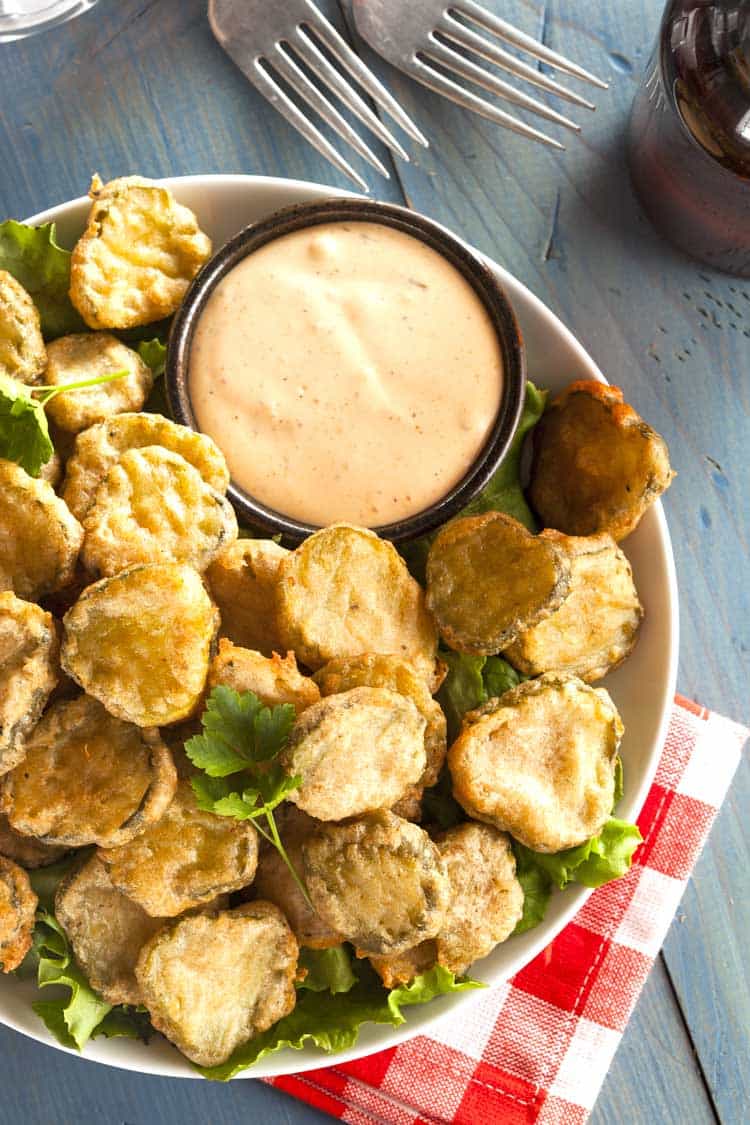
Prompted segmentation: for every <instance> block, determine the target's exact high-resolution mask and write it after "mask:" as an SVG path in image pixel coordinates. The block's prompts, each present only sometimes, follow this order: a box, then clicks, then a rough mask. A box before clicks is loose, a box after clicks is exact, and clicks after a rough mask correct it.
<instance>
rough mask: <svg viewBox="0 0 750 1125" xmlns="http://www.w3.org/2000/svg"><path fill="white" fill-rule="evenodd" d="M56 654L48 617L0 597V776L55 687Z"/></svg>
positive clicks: (21, 749) (19, 753) (16, 757)
mask: <svg viewBox="0 0 750 1125" xmlns="http://www.w3.org/2000/svg"><path fill="white" fill-rule="evenodd" d="M59 652H60V645H59V642H58V639H57V630H56V628H55V622H54V620H53V617H52V614H51V613H45V611H44V610H43V609H41V608H40V606H38V605H33V604H32V603H31V602H25V601H22V599H21V598H17V597H16V596H15V594H12V593H11V592H10V591H8V590H6V591H4V592H3V593H1V594H0V774H3V773H7V772H8V770H12V769H13V767H14V766H16V765H18V763H19V762H20V761H22V760H23V756H24V754H25V752H26V751H25V746H24V742H25V739H26V737H27V735H28V734H29V733H30V732H31V731H32V730H33V728H34V725H35V724H36V722H37V721H38V719H39V716H40V715H41V713H42V711H43V710H44V708H45V705H46V703H47V700H48V699H49V696H50V692H51V691H52V689H53V688H54V687H55V685H56V684H57V681H58V677H59V663H58V658H59ZM0 851H2V848H0Z"/></svg>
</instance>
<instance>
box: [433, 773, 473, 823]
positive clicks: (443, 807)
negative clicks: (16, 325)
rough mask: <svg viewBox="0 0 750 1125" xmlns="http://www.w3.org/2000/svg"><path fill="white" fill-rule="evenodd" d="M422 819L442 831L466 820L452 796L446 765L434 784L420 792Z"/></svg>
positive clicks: (464, 814) (449, 776)
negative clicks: (435, 825) (437, 826)
mask: <svg viewBox="0 0 750 1125" xmlns="http://www.w3.org/2000/svg"><path fill="white" fill-rule="evenodd" d="M422 820H423V822H424V823H425V824H431V823H432V824H437V825H439V827H440V828H442V829H443V831H445V830H446V828H453V827H454V826H455V825H456V824H461V823H462V821H464V820H466V813H465V812H464V810H463V809H462V808H461V806H460V805H459V803H458V801H457V800H456V798H455V797H454V796H453V786H452V784H451V775H450V771H449V770H448V767H447V765H446V766H443V768H442V770H441V771H440V777H439V778H438V780H437V782H436V784H435V785H433V786H431V787H430V788H429V789H425V791H424V793H423V794H422Z"/></svg>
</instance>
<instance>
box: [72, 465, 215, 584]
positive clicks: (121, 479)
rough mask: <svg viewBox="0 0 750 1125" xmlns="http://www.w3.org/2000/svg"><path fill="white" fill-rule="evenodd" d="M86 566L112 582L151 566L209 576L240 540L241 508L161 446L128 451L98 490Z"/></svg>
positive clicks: (86, 524)
mask: <svg viewBox="0 0 750 1125" xmlns="http://www.w3.org/2000/svg"><path fill="white" fill-rule="evenodd" d="M83 531H84V538H83V548H82V550H81V560H82V562H83V564H84V566H86V567H87V568H88V569H89V570H91V571H93V572H94V573H98V574H104V575H112V574H117V572H118V571H120V570H124V569H125V567H127V566H134V565H136V564H137V563H147V562H182V563H189V564H190V566H194V567H195V569H196V570H198V571H201V572H202V571H204V570H205V569H206V567H207V566H208V564H209V563H210V562H211V560H212V559H214V558H215V557H216V555H217V554H218V553H219V551H220V550H221V548H222V547H223V546H224V544H225V543H226V542H228V541H231V540H233V539H236V538H237V517H236V516H235V514H234V508H233V507H232V505H231V504H230V503H229V501H228V500H227V499H226V497H225V496H222V494H221V493H219V492H216V491H215V490H214V489H213V488H211V487H209V485H207V484H206V482H205V481H204V479H203V477H202V476H201V475H200V473H199V472H198V470H197V469H195V468H193V466H192V465H191V464H189V462H187V461H186V460H185V458H184V457H181V456H180V455H179V453H173V452H172V451H171V450H169V449H165V448H164V447H163V446H161V445H150V446H145V447H144V448H143V449H129V450H128V451H127V453H123V455H122V457H121V458H120V460H119V461H117V462H116V463H115V464H114V465H113V466H112V468H111V469H110V470H109V472H108V473H107V475H106V477H105V478H104V480H103V481H102V483H101V484H100V485H99V488H98V489H97V493H96V499H95V501H94V503H93V505H92V506H91V508H89V510H88V512H87V514H86V516H85V517H84V520H83Z"/></svg>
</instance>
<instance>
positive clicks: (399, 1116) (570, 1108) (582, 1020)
mask: <svg viewBox="0 0 750 1125" xmlns="http://www.w3.org/2000/svg"><path fill="white" fill-rule="evenodd" d="M747 735H748V732H747V731H746V730H745V729H744V728H742V727H740V726H738V725H737V724H736V723H732V722H730V721H729V720H728V719H724V718H722V717H721V716H720V715H715V714H713V713H711V712H708V711H706V710H704V709H702V708H700V707H698V706H696V704H694V703H690V702H688V701H687V700H684V699H677V700H676V703H675V707H674V711H673V713H672V721H671V724H670V727H669V733H668V735H667V740H666V744H665V747H664V752H663V754H662V758H661V762H660V763H659V769H658V772H657V774H656V779H655V781H654V784H653V786H652V788H651V792H650V793H649V796H648V800H647V801H646V805H645V807H644V809H643V812H642V813H641V815H640V817H639V820H638V824H639V827H640V829H641V833H642V835H643V843H642V844H641V846H640V847H639V849H638V851H637V852H636V855H635V860H634V864H633V867H632V868H631V870H630V872H629V873H628V874H627V875H626V876H625V877H624V878H622V879H619V880H617V881H616V882H614V883H610V884H608V885H607V886H605V887H601V888H600V889H599V890H597V891H595V892H594V893H593V894H592V895H591V897H590V898H589V899H588V901H587V902H586V904H585V906H584V907H583V909H582V910H581V911H580V912H579V914H578V915H577V916H576V918H575V920H574V921H573V922H571V923H570V924H569V925H568V926H567V927H566V928H565V929H564V930H563V931H562V933H561V934H559V936H558V937H557V938H555V940H554V941H553V942H552V944H551V945H549V946H548V947H547V948H546V949H545V950H544V952H543V953H541V954H540V955H539V956H538V957H537V958H536V959H535V960H534V961H532V962H531V964H530V965H527V966H526V968H525V969H522V970H521V972H520V973H518V974H517V975H516V976H515V977H514V978H513V979H512V980H511V981H509V982H508V983H507V984H505V985H502V986H501V987H499V988H495V989H492V990H489V989H488V990H487V992H486V993H483V994H482V996H481V997H480V998H478V999H477V1000H475V1001H474V1003H473V1004H472V1005H471V1006H469V1008H468V1010H467V1011H466V1014H465V1015H464V1014H463V1013H462V1016H461V1019H460V1020H456V1018H455V1017H454V1016H449V1017H448V1018H446V1019H444V1020H442V1021H441V1023H440V1024H438V1025H437V1026H436V1027H433V1028H432V1029H431V1031H432V1034H431V1037H430V1038H427V1037H426V1036H419V1037H417V1038H416V1039H412V1040H411V1041H410V1042H407V1043H403V1044H401V1046H399V1047H395V1048H392V1049H390V1050H387V1051H382V1052H380V1053H379V1054H376V1055H370V1057H369V1058H365V1059H360V1060H359V1061H358V1062H354V1063H347V1064H345V1065H343V1066H329V1067H326V1068H325V1069H322V1070H315V1071H310V1072H308V1073H306V1074H301V1075H294V1076H291V1077H287V1078H277V1079H274V1080H273V1083H272V1084H273V1085H275V1086H277V1087H278V1088H279V1089H281V1090H286V1091H287V1093H290V1094H294V1095H295V1097H298V1098H302V1099H303V1100H304V1101H306V1102H309V1103H310V1104H311V1105H313V1106H316V1107H317V1108H318V1109H322V1110H326V1111H327V1112H328V1113H330V1114H331V1115H332V1116H333V1117H338V1118H339V1119H341V1120H342V1121H348V1122H352V1123H355V1125H373V1123H374V1122H378V1123H380V1125H384V1123H392V1125H437V1123H441V1122H458V1123H460V1125H490V1123H492V1125H496V1123H497V1122H502V1123H503V1125H521V1123H522V1122H523V1123H524V1125H529V1123H531V1122H538V1123H539V1125H578V1123H580V1122H584V1121H585V1120H586V1117H587V1116H588V1113H589V1111H590V1110H591V1108H592V1106H593V1105H594V1102H595V1101H596V1097H597V1095H598V1093H599V1090H600V1088H601V1085H602V1082H603V1081H604V1076H605V1075H606V1073H607V1069H608V1068H609V1064H610V1063H611V1061H612V1058H613V1056H614V1053H615V1051H616V1050H617V1046H618V1043H619V1041H620V1036H621V1035H622V1033H623V1030H624V1028H625V1024H626V1023H627V1021H628V1016H629V1015H630V1013H631V1011H632V1010H633V1007H634V1005H635V1002H636V1000H637V999H638V994H639V992H640V990H641V988H642V986H643V983H644V981H645V980H646V977H647V975H648V972H649V970H650V968H651V965H652V964H653V961H654V958H655V957H656V955H657V953H658V952H659V949H660V947H661V944H662V942H663V940H664V937H665V935H666V933H667V930H668V928H669V924H670V922H671V919H672V916H673V914H674V912H675V909H676V907H677V904H678V903H679V901H680V898H681V896H682V893H683V891H684V888H685V884H686V882H687V879H688V876H689V875H690V872H691V871H692V869H693V866H694V864H695V861H696V860H697V858H698V855H699V853H700V851H701V848H702V847H703V844H704V843H705V841H706V837H707V836H708V832H709V830H710V828H711V824H712V822H713V820H714V817H715V816H716V813H717V812H718V809H719V807H720V805H721V802H722V800H723V799H724V795H725V794H726V791H727V788H728V786H729V783H730V781H731V779H732V775H733V774H734V771H735V769H736V767H737V764H738V762H739V757H740V750H741V748H742V744H743V743H744V741H745V739H746V738H747Z"/></svg>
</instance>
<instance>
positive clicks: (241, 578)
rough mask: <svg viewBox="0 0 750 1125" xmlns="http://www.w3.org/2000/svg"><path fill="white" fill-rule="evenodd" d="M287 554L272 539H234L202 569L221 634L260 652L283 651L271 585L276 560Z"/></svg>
mask: <svg viewBox="0 0 750 1125" xmlns="http://www.w3.org/2000/svg"><path fill="white" fill-rule="evenodd" d="M288 554H289V552H288V551H287V550H285V549H284V548H283V547H280V546H279V544H278V543H274V541H273V539H237V540H235V542H234V543H230V544H229V545H228V546H227V547H225V548H224V549H223V550H222V552H221V554H220V555H219V556H218V557H217V558H216V559H214V561H213V562H212V563H211V565H210V566H209V568H208V570H207V571H206V581H207V582H208V588H209V590H210V591H211V594H212V596H213V599H214V601H215V602H216V604H217V606H218V607H219V612H220V614H221V636H222V637H227V638H228V639H229V640H230V641H232V643H233V644H236V645H241V646H242V648H249V649H253V650H254V651H256V652H260V653H262V654H263V655H264V656H272V655H273V653H275V652H284V651H285V648H284V645H283V643H282V640H281V637H280V636H279V630H278V626H277V612H276V594H275V587H276V582H277V579H278V572H279V564H280V562H281V560H282V559H283V558H286V556H287V555H288Z"/></svg>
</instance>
